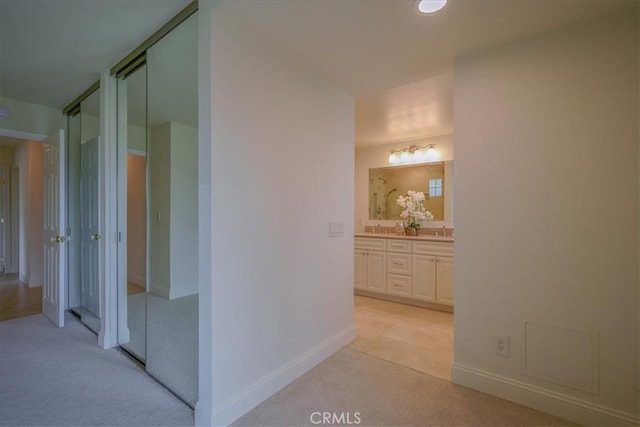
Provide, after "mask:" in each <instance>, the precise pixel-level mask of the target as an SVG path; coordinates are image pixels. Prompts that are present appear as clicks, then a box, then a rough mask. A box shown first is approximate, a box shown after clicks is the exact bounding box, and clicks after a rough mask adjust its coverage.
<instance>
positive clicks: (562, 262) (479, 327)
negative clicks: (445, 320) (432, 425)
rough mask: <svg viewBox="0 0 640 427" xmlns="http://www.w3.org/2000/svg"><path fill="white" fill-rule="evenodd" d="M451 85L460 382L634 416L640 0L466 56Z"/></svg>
mask: <svg viewBox="0 0 640 427" xmlns="http://www.w3.org/2000/svg"><path fill="white" fill-rule="evenodd" d="M454 87H455V90H454V93H455V97H454V106H455V110H454V113H455V130H456V133H455V159H456V171H455V173H456V184H455V186H456V188H455V203H456V214H455V225H456V245H455V257H456V266H455V278H456V295H455V298H456V311H455V325H456V336H455V356H454V359H455V360H454V370H453V379H454V382H457V383H460V384H463V385H467V386H470V387H473V388H477V389H480V390H483V391H487V392H490V393H494V394H497V395H499V396H502V397H505V398H508V399H513V400H516V401H519V402H522V403H524V404H526V405H529V406H533V407H538V408H541V409H543V410H545V411H548V412H551V413H555V414H558V415H560V416H563V417H567V418H569V419H573V420H575V421H577V422H581V423H586V424H601V425H602V424H620V423H623V422H627V423H629V422H631V423H633V422H635V423H638V422H639V420H638V411H639V400H640V399H639V395H638V388H639V385H638V381H639V368H638V360H639V357H640V355H639V354H638V348H639V336H640V330H639V318H638V301H639V292H638V287H639V286H638V284H639V276H638V256H639V253H638V242H639V240H638V222H639V210H638V190H639V184H638V176H639V175H638V172H639V168H638V154H639V153H638V137H639V130H638V117H639V109H638V13H637V10H636V11H633V13H632V14H629V13H627V14H625V15H621V16H615V17H612V18H609V19H606V20H602V21H599V22H594V23H589V24H587V25H582V26H578V27H572V28H570V29H566V30H563V31H560V32H557V33H552V34H548V35H544V36H540V37H537V38H533V39H529V40H525V41H521V42H518V43H513V44H509V45H505V46H502V47H498V48H495V49H490V50H487V51H483V52H479V53H476V54H471V55H468V56H465V57H462V58H459V59H457V60H456V62H455V69H454ZM527 322H528V323H529V325H528V326H525V323H527ZM525 328H526V332H525ZM494 335H503V336H508V337H510V339H511V354H510V356H509V357H508V358H504V357H500V356H497V355H496V354H495V352H494V350H495V343H494ZM542 376H545V377H546V378H547V379H542V378H541V377H542Z"/></svg>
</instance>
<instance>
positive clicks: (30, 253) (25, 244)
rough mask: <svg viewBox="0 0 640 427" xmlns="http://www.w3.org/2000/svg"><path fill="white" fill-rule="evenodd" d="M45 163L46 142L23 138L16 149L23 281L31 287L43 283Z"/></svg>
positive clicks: (21, 276) (20, 268)
mask: <svg viewBox="0 0 640 427" xmlns="http://www.w3.org/2000/svg"><path fill="white" fill-rule="evenodd" d="M43 162H44V145H43V144H42V143H40V142H33V141H23V142H21V143H20V144H19V145H18V148H17V150H16V164H17V165H18V167H19V179H20V184H21V187H20V196H19V200H18V205H19V206H18V209H19V213H20V218H21V221H20V225H19V239H20V264H19V275H20V280H22V281H23V282H26V283H28V284H29V286H30V287H34V286H42V283H43V279H44V277H43V273H44V264H43V254H44V246H43V220H44V213H43V203H44V196H43V191H42V185H43Z"/></svg>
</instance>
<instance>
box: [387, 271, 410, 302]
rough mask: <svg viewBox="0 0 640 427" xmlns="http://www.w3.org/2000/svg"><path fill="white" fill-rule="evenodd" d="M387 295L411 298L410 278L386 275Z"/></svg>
mask: <svg viewBox="0 0 640 427" xmlns="http://www.w3.org/2000/svg"><path fill="white" fill-rule="evenodd" d="M387 293H388V294H390V295H397V296H400V297H408V298H410V297H411V277H410V276H399V275H396V274H387Z"/></svg>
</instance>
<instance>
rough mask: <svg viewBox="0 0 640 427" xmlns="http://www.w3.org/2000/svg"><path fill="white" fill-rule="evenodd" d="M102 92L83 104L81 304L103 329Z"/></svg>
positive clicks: (84, 315) (84, 314) (85, 316)
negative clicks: (101, 281) (101, 310)
mask: <svg viewBox="0 0 640 427" xmlns="http://www.w3.org/2000/svg"><path fill="white" fill-rule="evenodd" d="M99 138H100V91H97V90H96V91H95V92H93V93H92V94H91V95H89V96H88V97H87V98H85V100H84V101H82V102H81V103H80V171H79V172H80V173H79V177H80V180H79V182H80V194H79V195H80V200H79V201H80V209H79V218H78V219H79V225H80V230H79V231H80V283H81V286H80V306H81V310H80V311H81V314H80V316H81V319H82V322H83V323H84V324H85V325H87V326H88V327H89V328H90V329H92V330H93V331H94V332H98V331H99V330H100V280H99V277H100V276H99V268H100V260H99V253H100V243H101V242H100V239H101V238H102V236H101V235H100V230H99V228H98V220H99V215H98V191H99V188H98V179H99V177H98V162H99V157H98V156H99V150H98V144H99Z"/></svg>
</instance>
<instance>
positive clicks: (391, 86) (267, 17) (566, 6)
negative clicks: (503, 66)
mask: <svg viewBox="0 0 640 427" xmlns="http://www.w3.org/2000/svg"><path fill="white" fill-rule="evenodd" d="M636 4H637V0H481V1H480V0H450V1H449V4H448V5H447V6H446V7H445V8H444V9H443V10H441V11H440V12H438V13H436V14H434V15H421V14H419V13H418V12H417V7H416V1H415V0H367V1H335V0H324V1H322V0H321V1H308V0H307V1H302V0H301V1H290V0H261V1H227V2H223V3H222V4H221V5H220V7H219V12H220V13H225V14H226V18H227V19H228V20H231V22H236V23H237V25H238V26H242V28H243V30H244V31H246V32H249V33H253V35H254V36H255V38H256V39H257V40H259V42H260V43H262V45H263V46H264V47H265V48H269V49H271V50H274V51H276V52H277V53H278V54H279V55H280V56H281V57H284V58H287V59H288V60H290V61H293V62H296V63H298V64H299V65H302V66H304V67H307V68H309V69H312V70H314V71H315V72H317V73H319V74H320V75H322V76H323V77H324V78H326V79H327V80H329V81H331V82H333V83H334V84H335V85H337V86H338V87H340V88H341V89H343V90H344V91H346V92H348V93H350V94H352V95H354V96H355V97H356V146H360V147H361V146H370V145H380V144H388V143H396V142H400V141H410V140H417V139H423V138H428V137H433V136H438V135H443V134H450V133H452V132H453V84H452V66H453V59H454V58H455V57H456V56H459V55H461V54H464V53H469V52H472V51H476V50H479V49H483V48H488V47H491V46H496V45H499V44H504V43H508V42H511V41H515V40H519V39H524V38H527V37H531V36H534V35H536V34H540V33H544V32H549V31H553V30H556V29H559V28H561V27H563V26H566V25H570V24H577V23H580V22H587V21H589V20H592V19H596V18H598V17H600V16H604V15H607V14H611V13H615V12H618V11H621V10H623V9H625V8H631V7H634V5H636Z"/></svg>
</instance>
